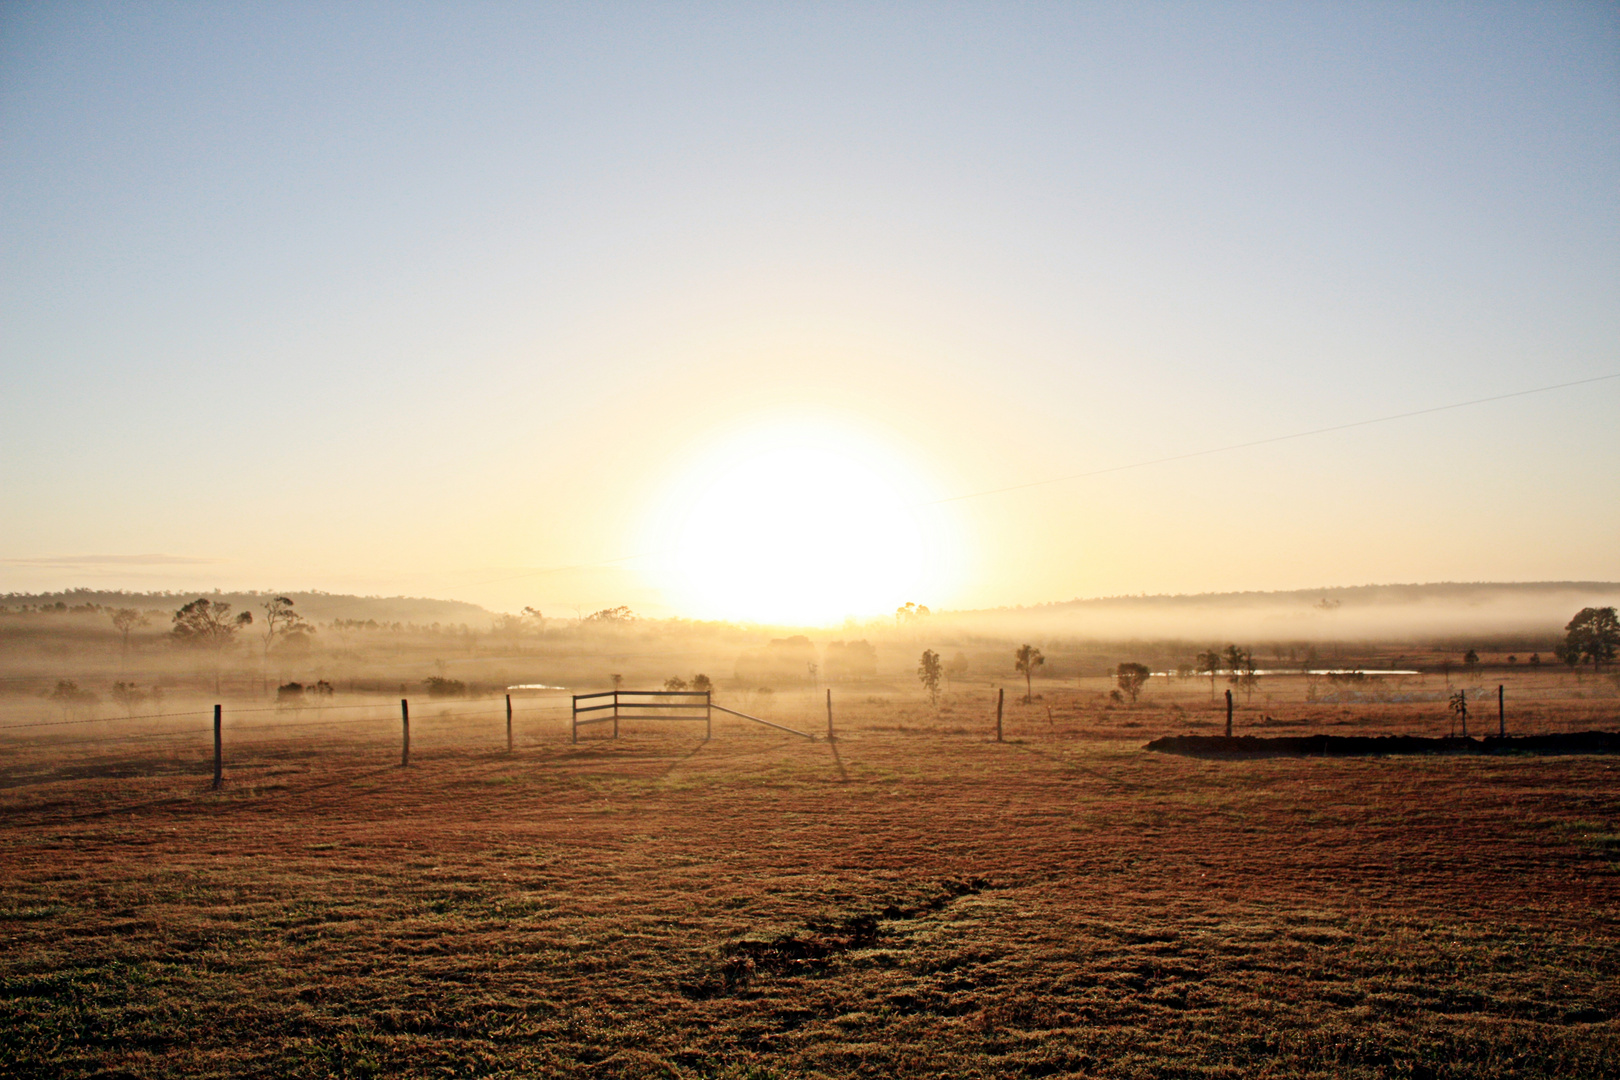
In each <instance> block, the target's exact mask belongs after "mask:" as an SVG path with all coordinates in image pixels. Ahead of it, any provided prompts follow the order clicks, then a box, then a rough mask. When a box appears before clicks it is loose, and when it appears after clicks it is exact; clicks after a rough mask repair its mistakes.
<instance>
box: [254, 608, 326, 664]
mask: <svg viewBox="0 0 1620 1080" xmlns="http://www.w3.org/2000/svg"><path fill="white" fill-rule="evenodd" d="M262 606H263V608H264V658H265V660H266V661H268V660H269V659H270V647H271V646H272V645H274V644H275V643H276V639H277V638H286V637H291V636H292V635H294V634H309V633H313V632H314V628H313V627H311V626H310V625H309V623H307V622H305V621H304V617H303V615H301V614H299V613H298V612H296V611H294V610H293V602H292V601H291V600H290V599H288V598H287V597H285V596H278V597H276V598H275V599H273V600H267V601H265V602H264V604H263V605H262Z"/></svg>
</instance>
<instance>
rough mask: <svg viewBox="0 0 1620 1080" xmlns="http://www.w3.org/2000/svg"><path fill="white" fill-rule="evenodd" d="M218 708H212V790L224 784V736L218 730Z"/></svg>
mask: <svg viewBox="0 0 1620 1080" xmlns="http://www.w3.org/2000/svg"><path fill="white" fill-rule="evenodd" d="M219 715H220V706H218V705H215V706H214V790H215V791H218V790H219V789H220V788H221V787H222V786H224V783H225V736H224V732H223V731H221V729H220V719H219Z"/></svg>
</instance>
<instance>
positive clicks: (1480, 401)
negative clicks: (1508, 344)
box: [925, 371, 1620, 506]
mask: <svg viewBox="0 0 1620 1080" xmlns="http://www.w3.org/2000/svg"><path fill="white" fill-rule="evenodd" d="M1606 379H1620V371H1617V372H1614V373H1612V374H1609V375H1597V376H1594V377H1593V378H1590V379H1576V380H1575V381H1574V382H1566V383H1554V384H1553V385H1551V386H1538V387H1535V388H1534V389H1531V390H1515V391H1513V392H1512V393H1508V394H1494V395H1492V396H1491V397H1482V398H1474V399H1473V400H1472V401H1457V402H1453V403H1452V404H1450V405H1436V406H1433V407H1432V408H1428V409H1414V410H1412V411H1411V412H1403V413H1393V414H1391V415H1389V416H1375V417H1373V418H1372V419H1370V420H1352V421H1350V422H1349V423H1347V424H1334V425H1332V426H1331V427H1323V428H1312V429H1311V430H1310V431H1295V432H1291V433H1289V434H1287V435H1272V436H1270V437H1269V438H1265V439H1252V440H1250V441H1249V442H1240V443H1232V444H1230V445H1228V446H1215V447H1211V448H1209V449H1207V450H1190V451H1188V452H1187V453H1185V454H1171V455H1170V456H1169V457H1161V458H1153V459H1151V460H1148V461H1133V462H1131V463H1130V464H1129V465H1110V466H1109V467H1108V468H1106V469H1092V470H1090V471H1089V472H1078V473H1069V474H1067V475H1065V476H1053V477H1049V478H1047V479H1045V480H1031V481H1030V482H1029V483H1027V484H1013V485H1012V486H1010V487H1000V488H989V489H987V490H985V491H973V492H969V493H968V494H966V495H951V496H949V497H947V498H944V499H935V500H934V501H932V502H930V503H927V504H925V505H928V506H938V505H940V504H941V503H950V502H962V501H963V500H965V499H979V498H983V497H984V496H986V495H1001V494H1004V493H1006V492H1009V491H1025V490H1027V489H1029V488H1037V487H1045V486H1046V485H1048V484H1061V483H1062V482H1063V481H1065V480H1082V479H1084V478H1086V477H1088V476H1104V475H1107V474H1108V473H1117V472H1125V471H1127V470H1129V469H1145V468H1147V467H1148V466H1150V465H1165V464H1168V463H1170V462H1172V461H1186V460H1188V459H1189V458H1198V457H1208V456H1209V455H1210V454H1224V453H1227V452H1228V451H1231V450H1245V449H1247V448H1249V447H1251V446H1265V445H1267V444H1269V443H1278V442H1287V441H1288V440H1290V439H1304V438H1308V437H1310V436H1312V435H1326V434H1328V433H1329V432H1332V431H1347V430H1349V429H1350V428H1358V427H1367V426H1368V425H1370V424H1387V423H1389V422H1390V421H1392V420H1409V419H1411V418H1412V417H1414V416H1428V415H1431V414H1433V413H1439V412H1448V411H1450V410H1452V409H1466V408H1468V407H1469V406H1471V405H1484V404H1486V403H1488V402H1492V401H1506V400H1508V399H1509V398H1518V397H1528V396H1529V395H1531V394H1545V393H1549V392H1550V391H1553V390H1567V389H1569V388H1570V387H1572V386H1586V385H1588V384H1589V383H1595V382H1603V381H1604V380H1606Z"/></svg>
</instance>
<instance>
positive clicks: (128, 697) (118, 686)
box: [112, 682, 146, 715]
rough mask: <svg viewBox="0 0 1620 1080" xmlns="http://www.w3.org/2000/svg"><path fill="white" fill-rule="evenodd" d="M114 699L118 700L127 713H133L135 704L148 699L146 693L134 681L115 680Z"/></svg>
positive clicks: (119, 705)
mask: <svg viewBox="0 0 1620 1080" xmlns="http://www.w3.org/2000/svg"><path fill="white" fill-rule="evenodd" d="M112 699H113V700H114V701H116V702H118V707H119V708H121V709H123V710H124V712H125V713H126V714H130V715H133V714H134V712H135V706H137V705H139V704H140V703H141V702H142V701H144V700H145V699H146V694H144V693H143V692H142V691H141V688H140V687H138V686H136V685H135V684H134V683H126V682H115V683H113V688H112Z"/></svg>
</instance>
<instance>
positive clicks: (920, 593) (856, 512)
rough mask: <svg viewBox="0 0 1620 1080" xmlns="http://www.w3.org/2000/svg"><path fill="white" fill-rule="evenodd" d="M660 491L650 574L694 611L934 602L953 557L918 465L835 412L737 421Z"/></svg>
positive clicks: (886, 608) (949, 525)
mask: <svg viewBox="0 0 1620 1080" xmlns="http://www.w3.org/2000/svg"><path fill="white" fill-rule="evenodd" d="M664 496H665V498H664V499H663V500H661V501H662V502H663V504H664V505H663V507H662V508H661V509H660V511H659V513H658V515H657V520H655V522H654V523H653V524H654V531H655V533H658V534H660V535H659V536H657V537H655V538H654V542H655V544H656V545H657V546H658V547H659V548H661V549H662V551H663V552H664V554H663V556H662V558H661V559H660V562H661V565H662V572H661V573H660V574H659V576H660V577H661V578H662V579H663V580H662V581H661V582H660V584H661V585H662V586H663V588H664V590H665V592H666V594H667V595H668V596H669V598H670V599H671V601H673V603H674V605H675V606H676V607H677V609H678V610H680V611H681V612H682V613H684V614H690V615H694V616H698V617H704V618H726V619H742V620H750V621H758V622H767V623H778V624H795V625H827V624H830V623H835V622H839V621H842V620H843V619H845V618H846V617H848V616H851V615H854V616H866V615H874V614H879V613H886V612H890V611H893V610H894V608H895V607H896V606H898V605H899V604H902V603H904V602H905V601H907V600H917V601H919V602H923V603H935V604H938V603H939V602H940V601H941V599H942V597H943V594H944V592H945V590H946V589H947V588H948V586H949V584H950V582H949V579H950V577H951V576H952V571H953V567H954V563H955V562H956V561H957V558H958V554H957V550H956V549H957V546H958V545H957V542H956V530H955V529H954V527H953V522H952V521H951V520H949V518H948V517H947V515H946V514H945V513H943V512H942V511H941V510H940V508H939V507H937V506H933V505H930V499H931V498H935V497H937V496H934V495H933V493H932V492H930V491H929V490H928V488H927V485H926V484H925V483H924V482H923V481H922V479H921V478H920V477H919V476H918V475H917V474H916V473H915V472H914V471H912V470H911V469H909V468H907V467H906V465H905V463H904V462H903V461H902V460H901V458H900V457H899V456H898V455H897V454H895V453H894V452H892V451H890V450H889V449H888V448H887V447H885V446H884V445H882V444H881V443H879V442H877V441H876V440H874V439H872V438H870V437H869V436H866V435H864V434H863V433H859V432H856V431H853V430H850V429H849V428H847V427H844V426H840V425H836V424H830V423H826V422H818V423H809V424H807V423H787V424H770V425H764V426H761V427H757V428H753V429H750V430H747V431H744V432H740V433H737V434H735V435H733V436H732V437H730V438H726V439H723V440H721V441H720V442H719V443H718V444H717V445H715V446H713V447H712V448H711V449H710V450H709V451H708V452H706V453H704V454H702V455H700V456H699V457H698V459H697V460H696V461H694V462H692V463H691V464H690V465H689V466H687V467H686V468H685V469H684V470H683V472H682V474H681V476H680V478H679V479H678V480H677V481H675V482H674V483H673V484H671V485H670V486H669V488H668V489H666V491H665V492H664ZM660 540H661V542H660Z"/></svg>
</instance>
